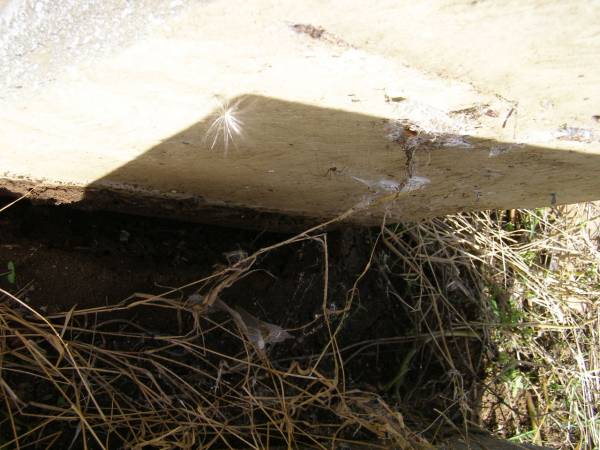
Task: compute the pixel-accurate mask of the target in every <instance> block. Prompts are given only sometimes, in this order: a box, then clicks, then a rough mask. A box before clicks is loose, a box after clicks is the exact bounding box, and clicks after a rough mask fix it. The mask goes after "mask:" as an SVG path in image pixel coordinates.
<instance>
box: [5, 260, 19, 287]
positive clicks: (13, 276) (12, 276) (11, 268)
mask: <svg viewBox="0 0 600 450" xmlns="http://www.w3.org/2000/svg"><path fill="white" fill-rule="evenodd" d="M6 268H7V269H8V273H7V274H6V279H7V280H8V282H9V283H10V284H15V283H16V281H17V273H16V272H15V263H14V262H12V261H9V262H8V264H7V265H6Z"/></svg>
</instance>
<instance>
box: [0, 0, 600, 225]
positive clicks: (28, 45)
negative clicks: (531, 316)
mask: <svg viewBox="0 0 600 450" xmlns="http://www.w3.org/2000/svg"><path fill="white" fill-rule="evenodd" d="M5 3H6V2H5ZM68 3H69V2H65V4H68ZM87 3H88V2H76V3H73V4H72V5H70V9H69V8H67V11H65V12H63V13H62V14H56V13H55V15H56V16H57V18H55V19H53V20H51V21H48V20H47V16H46V15H45V14H50V9H48V11H47V12H46V10H45V9H44V8H50V7H51V6H49V3H47V2H44V1H38V2H30V1H26V0H22V1H16V0H12V1H11V2H8V3H6V4H5V5H4V9H3V12H0V14H2V16H0V17H4V19H3V20H2V19H0V36H4V37H6V36H11V37H10V38H5V39H2V38H1V37H0V57H1V58H2V61H1V64H0V67H2V69H0V76H3V78H2V79H0V81H1V82H2V84H1V85H0V119H1V121H0V178H1V179H0V187H4V188H5V189H7V190H8V191H10V192H12V193H15V194H18V193H23V192H26V191H27V190H28V189H29V188H30V187H35V190H34V192H33V194H32V195H33V196H38V197H40V198H47V199H51V200H52V199H54V200H57V201H61V202H64V201H81V202H83V203H84V204H85V203H86V202H87V204H88V205H90V204H91V205H92V206H93V205H97V206H100V207H103V208H116V209H127V210H133V211H136V212H141V213H152V212H154V213H162V214H169V215H173V216H180V217H188V218H192V219H196V220H205V221H215V220H217V221H225V222H235V223H238V224H241V225H247V226H252V224H253V223H254V222H260V221H261V220H262V219H264V218H265V217H266V216H269V214H270V213H283V214H289V215H292V216H299V217H307V218H314V219H320V218H327V217H332V216H334V215H335V214H338V213H340V212H342V211H345V210H347V209H348V208H351V207H353V206H355V205H361V208H360V210H359V211H358V212H357V213H356V215H355V218H356V220H358V221H363V222H370V223H375V222H377V221H378V220H379V218H380V216H381V212H382V210H383V208H382V207H374V208H367V207H366V206H367V205H368V204H369V203H373V202H377V200H378V199H380V198H381V197H382V196H387V195H389V194H393V193H395V192H397V191H403V192H402V193H401V195H400V197H399V198H398V199H397V200H396V201H395V202H394V204H393V205H391V206H390V205H387V209H388V210H389V211H390V212H391V213H392V215H393V216H394V217H395V218H400V217H402V218H420V217H426V216H432V215H438V214H446V213H452V212H456V211H459V210H465V209H482V208H494V207H533V206H542V205H547V204H550V203H553V202H557V203H569V202H575V201H582V200H591V199H597V198H600V182H599V181H598V180H597V175H596V174H597V173H598V170H599V169H600V123H599V122H598V120H599V119H598V117H597V115H598V114H600V88H599V86H600V66H598V63H597V61H598V57H599V56H600V7H599V6H598V4H597V3H594V2H560V3H557V2H544V1H538V2H528V3H527V5H524V4H522V2H503V3H502V4H501V5H500V4H498V3H496V2H480V3H478V2H457V1H446V2H419V3H418V4H417V5H416V6H415V4H414V2H406V3H404V4H399V5H398V2H392V1H384V0H377V1H374V2H369V3H368V6H363V4H364V2H359V1H353V0H352V1H347V0H345V1H341V0H340V1H331V2H326V3H323V2H321V1H316V0H314V1H304V2H292V1H283V2H282V1H278V2H275V1H266V0H252V1H239V2H238V1H235V0H234V1H231V0H228V1H224V0H216V1H213V2H209V3H193V4H185V3H181V2H167V1H161V0H156V1H146V2H140V3H139V4H138V6H137V7H136V9H135V10H132V11H127V8H130V7H129V6H127V3H123V4H122V5H121V2H105V3H103V4H99V5H104V6H98V5H95V4H94V5H93V6H90V7H89V9H87V10H82V9H81V8H83V6H82V5H86V4H87ZM89 3H90V4H91V3H92V2H89ZM38 4H41V5H42V6H40V7H38V6H37V5H38ZM139 5H141V6H139ZM0 7H2V5H1V4H0ZM36 8H37V10H36ZM38 10H39V11H38ZM69 11H70V12H69ZM107 11H110V14H108V13H107ZM69 14H71V16H69V17H71V18H70V19H65V18H64V17H66V16H68V15H69ZM59 18H60V19H59ZM23 21H30V22H31V26H30V27H29V28H27V29H26V28H23V26H22V22H23ZM36 24H37V25H36ZM36 27H37V28H36ZM24 30H27V31H24ZM86 36H91V37H89V39H88V41H87V42H86V39H87V38H86ZM44 39H46V40H44ZM17 44H18V45H17ZM223 105H225V109H227V108H232V109H231V110H230V112H231V113H233V115H234V117H235V119H236V120H238V121H240V123H239V124H238V123H237V122H230V123H233V125H234V126H237V125H239V128H240V131H241V133H240V135H237V133H235V132H233V143H231V144H229V145H228V146H227V148H225V146H224V142H223V135H222V133H218V131H219V130H218V129H217V128H215V127H213V128H212V129H211V125H212V124H213V123H214V121H215V119H217V118H218V117H219V115H220V114H222V111H223ZM234 131H235V130H234ZM215 138H216V140H215ZM213 143H214V145H213ZM410 176H412V177H413V180H417V181H419V182H418V183H416V184H414V183H413V184H410V185H407V179H408V178H409V177H410ZM415 177H420V178H415ZM411 186H412V187H411ZM416 188H419V189H416ZM271 225H273V226H274V227H275V228H276V227H277V226H278V225H277V222H274V223H272V224H271Z"/></svg>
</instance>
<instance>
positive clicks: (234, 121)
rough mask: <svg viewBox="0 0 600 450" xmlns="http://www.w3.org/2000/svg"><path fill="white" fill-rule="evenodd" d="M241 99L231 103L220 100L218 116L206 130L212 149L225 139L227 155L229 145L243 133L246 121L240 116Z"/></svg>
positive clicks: (224, 144)
mask: <svg viewBox="0 0 600 450" xmlns="http://www.w3.org/2000/svg"><path fill="white" fill-rule="evenodd" d="M240 103H241V100H238V101H236V102H235V103H233V104H231V103H229V101H220V102H219V108H218V116H217V117H216V119H215V120H214V121H213V122H212V123H211V125H210V127H209V128H208V130H207V131H206V141H208V142H210V150H212V149H214V148H215V146H216V145H217V143H218V142H219V140H222V141H223V149H224V152H225V155H227V151H228V150H229V145H230V144H234V145H235V142H234V139H235V138H236V137H238V136H240V135H241V134H242V127H243V125H244V122H242V121H241V120H240V118H239V112H240V111H239V106H240Z"/></svg>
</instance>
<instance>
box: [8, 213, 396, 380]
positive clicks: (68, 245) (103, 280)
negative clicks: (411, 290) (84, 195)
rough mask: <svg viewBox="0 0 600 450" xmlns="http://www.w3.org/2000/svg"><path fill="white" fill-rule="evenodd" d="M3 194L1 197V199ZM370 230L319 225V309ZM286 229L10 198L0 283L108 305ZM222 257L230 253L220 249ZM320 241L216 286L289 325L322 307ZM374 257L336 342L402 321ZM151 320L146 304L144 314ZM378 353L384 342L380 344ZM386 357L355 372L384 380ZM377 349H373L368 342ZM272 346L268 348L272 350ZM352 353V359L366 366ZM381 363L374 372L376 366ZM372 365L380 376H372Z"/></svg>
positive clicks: (220, 262) (37, 303)
mask: <svg viewBox="0 0 600 450" xmlns="http://www.w3.org/2000/svg"><path fill="white" fill-rule="evenodd" d="M3 203H6V202H3ZM376 234H377V230H369V229H343V230H338V231H332V232H329V233H328V236H327V239H328V244H329V245H328V257H329V274H328V276H329V285H328V300H327V303H328V305H327V306H328V308H329V309H330V310H331V311H336V310H341V309H342V308H343V305H344V304H345V299H346V296H347V294H348V291H349V290H350V289H351V288H352V285H353V283H354V282H355V280H356V278H357V276H358V274H359V273H360V272H361V271H362V270H363V268H364V266H365V264H366V263H367V261H368V257H369V250H370V249H371V247H372V244H373V240H374V238H375V237H376ZM285 237H286V235H282V234H272V233H264V232H256V231H245V230H238V229H230V228H223V227H218V226H209V225H199V224H193V223H184V222H178V221H170V220H166V219H152V218H147V217H140V216H128V215H123V214H117V213H107V212H86V211H81V210H77V209H73V208H70V207H67V206H39V205H38V206H33V205H31V204H29V203H28V202H27V201H22V202H20V203H17V204H16V205H14V206H13V207H11V208H10V209H8V210H7V211H5V212H4V213H2V214H1V215H0V267H1V268H5V267H7V264H8V262H9V261H12V262H13V263H14V265H15V267H16V283H15V284H10V283H9V282H8V281H7V278H6V277H1V279H0V287H2V288H4V289H6V290H8V291H10V292H12V293H17V294H18V296H19V297H20V298H21V299H24V300H26V301H27V302H29V303H30V304H31V305H32V306H34V307H37V308H39V309H40V310H41V311H44V312H47V313H52V312H55V311H65V310H68V309H70V308H71V307H73V306H74V305H77V306H78V308H84V307H93V306H100V305H108V304H116V303H118V302H119V301H121V300H124V299H126V298H127V297H129V296H131V295H132V294H135V293H145V294H159V293H162V292H165V291H167V290H170V289H172V288H177V287H180V286H183V285H186V284H188V283H191V282H194V281H196V280H198V279H201V278H203V277H206V276H208V275H210V274H212V273H213V272H215V270H216V269H218V268H220V267H225V266H226V265H228V260H227V258H228V254H230V253H233V254H235V252H246V253H252V252H253V251H255V250H257V249H260V248H263V247H265V246H268V245H270V244H273V243H276V242H279V241H281V240H282V239H284V238H285ZM229 257H230V258H231V257H232V256H231V255H229ZM323 257H324V253H323V249H322V246H321V244H319V243H317V242H316V241H303V242H301V243H298V244H294V245H292V246H286V247H283V248H280V249H278V250H275V251H272V252H270V253H268V254H267V255H266V256H265V257H264V258H263V259H261V260H259V261H258V262H257V264H256V265H255V267H254V268H255V269H257V270H256V271H254V272H253V273H252V274H251V275H249V276H247V277H245V278H243V279H242V280H240V281H239V282H237V283H236V284H234V285H233V286H232V287H231V288H229V289H228V290H226V291H225V292H224V293H223V294H222V298H223V300H224V301H225V302H226V303H228V304H230V305H231V306H235V305H239V306H242V307H243V308H244V309H246V310H247V311H249V312H250V313H251V314H254V315H256V316H257V317H260V319H261V320H264V321H267V322H270V323H274V324H277V325H280V326H282V327H284V328H292V329H293V328H295V327H299V326H302V325H304V324H306V323H308V322H311V321H312V320H313V319H314V317H315V315H318V314H321V313H322V311H323V280H324V273H323ZM2 270H3V271H4V269H2ZM377 274H378V272H377V264H374V270H372V271H371V272H370V274H369V275H368V276H367V277H366V278H365V280H364V281H363V282H362V283H361V286H360V290H359V295H358V296H357V300H356V304H355V306H354V308H353V310H352V312H351V314H350V315H349V318H348V322H347V323H348V326H346V327H345V329H348V330H351V331H348V332H345V333H344V335H345V336H346V337H344V338H343V340H342V343H347V344H352V343H353V342H359V341H363V340H369V339H373V338H381V337H387V336H397V335H399V334H402V333H403V332H404V331H405V329H404V327H403V326H402V324H403V322H404V312H403V311H402V309H401V307H400V305H399V303H398V302H397V301H395V300H394V299H393V298H390V297H389V294H387V293H386V292H385V286H383V285H382V283H381V280H380V279H379V277H378V275H377ZM157 314H158V316H157V318H156V321H154V320H152V312H149V316H148V317H146V318H145V322H146V323H147V324H148V323H150V324H152V323H154V324H160V325H161V327H162V326H164V325H165V324H164V323H161V322H162V321H161V317H160V312H158V313H157ZM324 339H326V333H325V330H323V329H312V330H311V329H308V330H304V331H303V332H302V336H299V337H298V339H296V340H294V341H293V342H291V343H290V345H286V346H282V347H280V348H282V350H281V355H287V356H289V357H294V356H302V355H307V354H311V353H312V350H314V351H315V352H316V351H319V350H320V349H321V348H322V345H323V342H324ZM382 351H383V352H385V350H382ZM394 351H395V352H400V355H399V356H398V358H394V357H386V358H385V361H386V363H385V364H381V365H380V366H378V367H376V368H373V369H372V370H370V371H369V372H368V373H366V372H363V371H362V370H361V371H360V373H357V374H356V375H355V378H356V379H365V380H366V379H369V382H370V383H376V382H377V380H380V381H385V380H386V377H388V376H393V375H394V373H393V372H394V370H396V369H397V367H398V365H399V364H400V363H401V359H402V358H401V354H402V353H403V352H402V351H401V349H398V348H396V349H395V350H394ZM378 353H379V351H378ZM281 355H277V352H276V354H274V355H273V356H274V357H278V356H281ZM361 364H362V361H361V360H360V359H357V367H360V368H361V369H362V368H365V367H369V366H370V365H373V364H374V363H373V362H367V363H366V366H363V365H361ZM380 372H381V373H380ZM378 373H380V376H381V377H382V378H380V376H375V375H376V374H378Z"/></svg>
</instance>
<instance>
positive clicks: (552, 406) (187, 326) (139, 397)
mask: <svg viewBox="0 0 600 450" xmlns="http://www.w3.org/2000/svg"><path fill="white" fill-rule="evenodd" d="M586 208H592V206H590V205H588V206H586ZM588 216H589V211H588ZM589 223H592V221H590V220H588V219H582V214H571V213H568V214H567V213H566V212H560V211H557V210H555V209H547V210H536V211H509V212H506V211H502V212H499V211H491V212H481V213H470V214H460V215H454V216H449V217H445V218H439V219H433V220H430V221H425V222H421V223H417V224H401V225H386V226H382V228H381V230H380V234H379V239H378V244H377V245H376V246H375V247H373V249H372V251H371V253H370V255H368V263H367V264H366V266H365V267H364V271H363V273H362V274H361V275H360V276H359V277H358V279H357V280H356V282H355V284H354V286H353V287H352V288H351V289H350V290H349V291H348V292H347V295H346V297H345V298H344V299H343V301H342V305H343V306H342V307H341V308H338V309H336V310H335V311H333V310H332V309H331V308H330V307H329V305H330V302H329V300H330V299H329V293H328V283H327V279H328V267H329V265H328V256H327V255H328V245H327V234H326V233H325V232H324V231H323V228H322V227H316V228H314V229H312V230H308V231H307V232H305V233H302V234H300V235H297V236H295V237H292V238H290V239H288V240H286V241H283V242H281V243H279V244H277V245H275V246H272V247H269V248H265V249H262V250H260V251H258V252H256V253H254V254H252V255H250V256H246V255H241V256H240V257H239V258H237V259H236V260H235V261H232V264H231V266H230V267H227V268H225V269H223V270H220V271H218V272H216V273H215V274H213V275H211V276H210V277H207V278H204V279H201V280H198V281H195V282H193V283H190V284H189V285H187V286H183V287H181V288H179V289H174V290H171V291H169V292H166V293H164V294H162V295H160V296H151V295H143V294H136V295H133V296H132V297H131V298H129V299H126V300H124V301H123V302H121V303H119V304H116V305H110V306H106V307H100V308H92V309H76V308H73V309H71V310H69V311H65V312H62V313H54V314H50V315H45V316H44V315H42V314H40V313H39V312H37V311H35V310H34V309H33V308H32V307H31V306H29V305H28V304H26V303H25V302H24V301H22V300H20V299H19V294H18V293H10V292H7V291H1V292H0V299H1V302H0V351H1V355H0V388H1V392H2V401H3V402H4V405H5V408H4V412H3V413H2V414H1V415H0V430H1V434H0V436H1V441H0V448H31V447H36V448H37V447H40V448H51V447H54V448H119V447H125V448H140V449H141V448H165V449H167V448H195V447H211V446H213V447H216V448H241V447H248V448H277V447H281V448H360V447H361V446H364V447H368V448H378V447H380V448H390V447H393V448H400V449H412V448H416V449H425V448H431V445H430V444H429V442H433V441H438V440H440V439H442V438H443V437H444V436H445V434H444V433H446V431H447V429H448V428H450V429H451V430H454V431H455V432H456V433H458V434H461V435H463V436H465V437H467V436H468V433H469V432H470V431H471V430H473V429H478V428H485V427H487V428H489V429H492V431H494V432H496V433H498V434H499V435H501V436H504V437H506V438H511V439H512V440H518V441H527V442H534V443H538V444H549V445H555V446H560V447H562V448H578V449H582V448H594V447H598V446H600V421H599V419H600V418H599V416H598V414H599V413H598V407H597V405H598V404H600V398H599V397H600V381H599V375H600V373H599V370H600V358H599V353H598V349H599V348H600V330H599V322H598V319H599V317H598V315H599V311H600V310H599V309H598V301H597V298H598V296H597V294H598V286H599V281H600V278H599V273H598V262H599V260H598V258H599V254H598V251H597V242H595V241H594V240H593V239H592V238H591V237H590V233H589V229H588V227H586V224H589ZM302 240H311V241H316V242H318V243H319V244H320V246H321V248H322V252H323V262H322V267H323V278H324V283H323V286H324V291H323V301H322V313H321V314H319V315H318V316H317V317H315V318H314V321H313V323H310V324H304V325H301V326H300V328H302V327H309V326H314V323H315V322H319V323H320V324H322V326H323V327H324V329H325V330H326V332H327V336H328V339H327V340H326V343H325V345H324V346H323V348H321V349H320V351H319V352H316V353H314V352H311V354H310V355H306V357H305V358H303V359H295V360H272V359H271V358H270V356H269V342H277V341H274V340H273V341H269V336H270V333H271V332H273V329H274V328H273V327H272V326H270V324H266V323H261V322H260V321H254V322H252V323H250V322H249V321H248V319H247V317H248V316H244V315H243V314H238V315H237V316H236V315H235V313H231V311H228V310H227V309H223V308H218V307H217V306H218V302H219V298H220V295H221V294H222V293H223V292H224V291H226V290H227V289H228V288H229V287H231V286H232V285H234V284H235V283H236V282H238V281H239V280H240V279H242V278H243V277H245V276H247V275H248V274H249V273H251V272H252V271H253V270H254V269H255V264H256V263H257V260H258V258H259V257H260V256H261V255H263V254H265V253H268V252H270V251H272V250H273V249H275V248H277V247H281V246H285V245H290V244H292V243H297V242H300V241H302ZM369 271H376V272H377V273H378V275H379V276H380V279H381V280H382V283H384V285H385V287H386V292H387V294H386V295H388V296H390V297H391V298H393V299H395V300H396V301H398V302H400V303H401V304H402V305H403V308H404V309H405V311H406V314H407V317H408V319H407V324H406V325H405V330H406V333H405V334H403V335H399V336H396V337H386V338H382V339H375V340H372V341H369V342H361V343H355V344H353V345H351V346H346V347H342V346H341V345H340V343H339V342H338V336H339V333H340V331H341V330H342V329H343V327H344V326H345V324H346V321H345V318H346V317H347V315H348V314H350V313H351V312H352V310H353V308H355V306H356V292H357V286H358V284H359V283H360V282H361V279H362V277H363V276H365V274H366V273H367V272H369ZM398 281H401V282H402V283H400V284H399V283H398ZM399 286H402V288H399ZM157 311H159V313H158V314H157V313H156V312H157ZM150 312H152V313H150ZM244 317H246V319H244ZM334 319H335V320H334ZM148 320H149V321H150V322H152V321H154V322H152V323H151V324H150V325H149V324H148ZM166 323H169V324H171V325H173V324H176V326H170V327H168V328H164V327H162V328H161V326H162V325H164V324H166ZM157 330H159V331H157ZM288 331H291V332H292V334H293V333H294V331H298V329H296V330H288ZM257 335H258V336H260V337H261V339H262V343H261V340H257V339H256V336H257ZM400 344H402V345H407V344H409V348H408V350H406V352H405V355H404V358H403V362H402V364H401V366H400V367H399V369H398V372H397V375H396V376H394V377H393V378H392V379H391V380H389V382H388V383H386V384H385V385H384V386H378V389H375V390H368V389H364V388H361V387H357V386H354V385H353V384H352V382H351V380H350V379H349V378H348V377H347V374H346V364H347V362H348V361H349V360H350V359H351V358H354V357H355V356H356V355H357V354H358V353H360V352H364V351H366V350H367V349H369V348H375V347H376V348H379V347H383V346H394V345H396V346H397V345H400ZM409 380H410V381H409ZM32 386H34V387H35V388H32ZM426 408H427V409H428V410H427V412H424V411H425V409H426Z"/></svg>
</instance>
